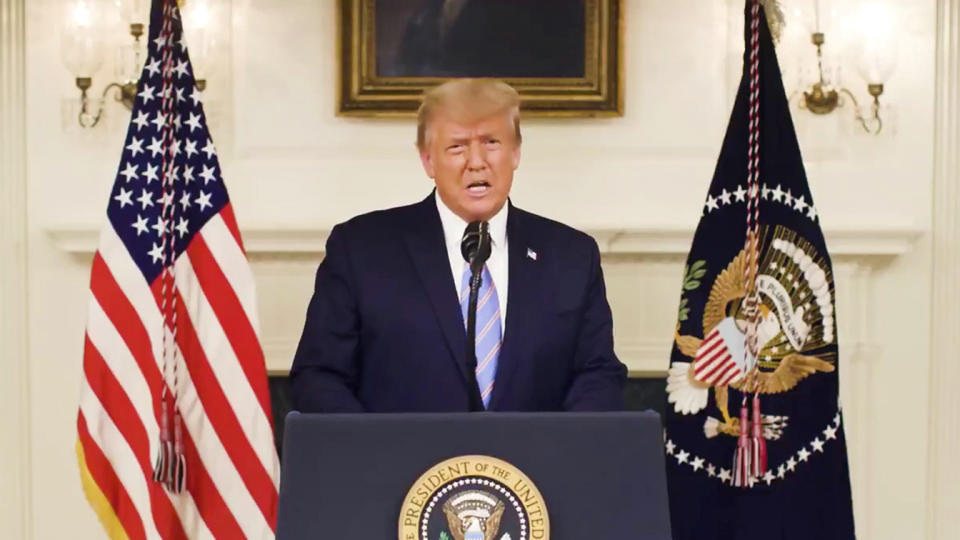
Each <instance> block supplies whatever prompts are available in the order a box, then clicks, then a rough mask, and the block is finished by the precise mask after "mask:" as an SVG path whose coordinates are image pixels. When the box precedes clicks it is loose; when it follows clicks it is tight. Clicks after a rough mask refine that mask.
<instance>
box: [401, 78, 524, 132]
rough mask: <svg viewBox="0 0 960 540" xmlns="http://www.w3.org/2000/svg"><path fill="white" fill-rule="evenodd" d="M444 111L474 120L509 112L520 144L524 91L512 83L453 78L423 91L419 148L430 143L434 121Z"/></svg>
mask: <svg viewBox="0 0 960 540" xmlns="http://www.w3.org/2000/svg"><path fill="white" fill-rule="evenodd" d="M440 111H443V113H444V114H446V115H449V116H450V117H451V118H452V119H453V120H455V121H461V122H473V121H476V120H480V119H482V118H488V117H490V116H494V115H497V114H506V113H509V114H510V115H511V117H512V120H513V129H514V133H515V134H516V137H517V144H519V143H520V141H521V137H520V94H519V93H517V91H516V90H514V88H513V87H512V86H510V85H509V84H507V83H505V82H502V81H498V80H494V79H470V78H463V79H452V80H449V81H447V82H445V83H443V84H441V85H439V86H435V87H433V88H431V89H429V90H427V91H426V92H424V94H423V100H422V101H421V102H420V109H418V110H417V148H419V149H421V150H423V148H424V147H425V145H426V144H427V135H428V133H427V128H428V124H429V123H430V120H431V119H432V118H433V117H434V116H435V115H436V114H437V113H438V112H440Z"/></svg>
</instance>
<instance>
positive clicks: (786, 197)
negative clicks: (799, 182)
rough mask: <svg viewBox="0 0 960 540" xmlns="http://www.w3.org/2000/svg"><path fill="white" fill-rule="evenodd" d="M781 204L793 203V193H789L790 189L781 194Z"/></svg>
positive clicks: (788, 204)
mask: <svg viewBox="0 0 960 540" xmlns="http://www.w3.org/2000/svg"><path fill="white" fill-rule="evenodd" d="M783 204H785V205H787V206H790V205H791V204H793V195H791V194H790V190H789V189H788V190H787V193H786V195H784V196H783Z"/></svg>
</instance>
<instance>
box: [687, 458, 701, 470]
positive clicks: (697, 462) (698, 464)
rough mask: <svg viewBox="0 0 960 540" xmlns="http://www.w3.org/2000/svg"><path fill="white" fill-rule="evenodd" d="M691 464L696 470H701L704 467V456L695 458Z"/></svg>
mask: <svg viewBox="0 0 960 540" xmlns="http://www.w3.org/2000/svg"><path fill="white" fill-rule="evenodd" d="M690 466H691V467H693V470H694V472H696V471H699V470H700V469H702V468H703V458H701V457H697V458H693V462H692V463H690Z"/></svg>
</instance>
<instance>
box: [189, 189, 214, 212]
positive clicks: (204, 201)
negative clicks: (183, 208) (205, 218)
mask: <svg viewBox="0 0 960 540" xmlns="http://www.w3.org/2000/svg"><path fill="white" fill-rule="evenodd" d="M193 202H195V203H197V204H199V205H200V211H201V212H203V207H204V206H213V204H211V203H210V194H207V193H204V192H202V191H201V192H200V196H199V197H197V200H195V201H193Z"/></svg>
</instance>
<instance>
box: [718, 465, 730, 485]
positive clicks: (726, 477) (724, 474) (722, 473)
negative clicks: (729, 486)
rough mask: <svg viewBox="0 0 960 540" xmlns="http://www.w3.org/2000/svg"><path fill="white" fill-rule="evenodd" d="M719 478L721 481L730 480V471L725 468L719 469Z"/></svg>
mask: <svg viewBox="0 0 960 540" xmlns="http://www.w3.org/2000/svg"><path fill="white" fill-rule="evenodd" d="M720 480H721V481H723V482H729V481H730V480H731V477H730V471H728V470H727V469H723V468H721V469H720Z"/></svg>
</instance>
